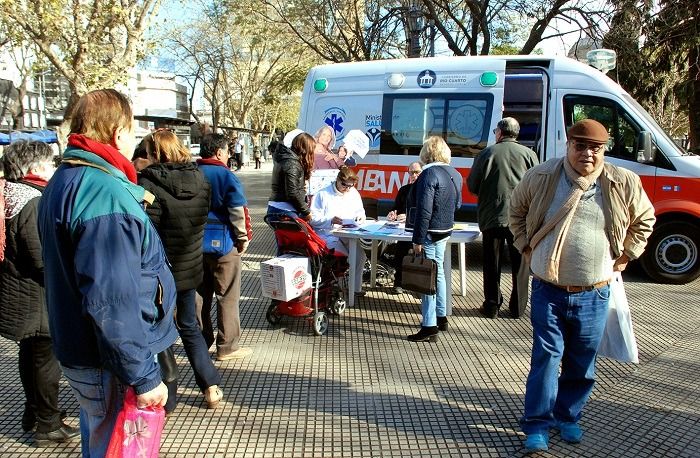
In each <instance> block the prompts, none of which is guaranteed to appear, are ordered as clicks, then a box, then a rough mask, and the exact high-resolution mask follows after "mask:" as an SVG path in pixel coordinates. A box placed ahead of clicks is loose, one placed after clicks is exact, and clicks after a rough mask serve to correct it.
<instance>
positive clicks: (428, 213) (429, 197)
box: [406, 136, 462, 342]
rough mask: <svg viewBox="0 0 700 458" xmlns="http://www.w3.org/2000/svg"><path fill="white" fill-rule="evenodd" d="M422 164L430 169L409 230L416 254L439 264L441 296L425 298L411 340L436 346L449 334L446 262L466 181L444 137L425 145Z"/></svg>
mask: <svg viewBox="0 0 700 458" xmlns="http://www.w3.org/2000/svg"><path fill="white" fill-rule="evenodd" d="M420 160H421V161H422V162H423V163H424V164H426V165H425V167H424V168H423V172H422V173H421V174H420V176H419V177H418V179H417V180H416V182H415V184H414V185H413V188H412V189H411V192H410V194H409V196H408V203H407V205H406V207H407V209H408V210H407V211H408V213H407V218H406V227H407V228H409V229H410V228H412V229H413V239H412V240H413V252H414V253H416V254H421V253H424V254H425V257H426V258H428V259H433V260H435V262H436V263H437V294H433V295H427V294H424V295H423V300H422V313H423V320H422V323H421V328H420V331H418V333H416V334H412V335H410V336H408V340H410V341H412V342H426V341H430V342H435V341H436V340H437V337H438V332H439V331H447V316H446V315H447V308H446V304H447V288H446V284H445V271H444V269H443V260H444V258H445V247H446V246H447V240H448V239H449V237H450V234H452V227H453V226H454V221H455V219H454V216H455V211H457V209H458V208H459V206H460V204H461V202H462V177H461V176H460V174H459V173H458V172H457V170H455V169H454V168H453V167H452V166H450V160H451V154H450V148H449V147H448V146H447V143H445V141H444V140H443V139H442V138H441V137H437V136H433V137H430V138H428V139H427V140H426V141H425V143H423V148H422V149H421V152H420ZM448 256H449V253H448ZM447 274H448V275H449V274H450V272H447Z"/></svg>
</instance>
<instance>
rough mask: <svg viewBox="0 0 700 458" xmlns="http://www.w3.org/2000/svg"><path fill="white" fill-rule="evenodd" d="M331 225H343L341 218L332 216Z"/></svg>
mask: <svg viewBox="0 0 700 458" xmlns="http://www.w3.org/2000/svg"><path fill="white" fill-rule="evenodd" d="M331 224H343V218H341V217H339V216H334V217H333V218H332V219H331Z"/></svg>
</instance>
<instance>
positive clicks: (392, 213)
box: [386, 210, 396, 221]
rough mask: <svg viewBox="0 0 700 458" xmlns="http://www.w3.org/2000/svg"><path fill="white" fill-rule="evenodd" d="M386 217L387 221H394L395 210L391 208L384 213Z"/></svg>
mask: <svg viewBox="0 0 700 458" xmlns="http://www.w3.org/2000/svg"><path fill="white" fill-rule="evenodd" d="M386 219H387V220H389V221H396V210H392V211H390V212H389V214H388V215H386Z"/></svg>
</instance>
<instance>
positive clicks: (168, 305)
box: [38, 89, 177, 457]
mask: <svg viewBox="0 0 700 458" xmlns="http://www.w3.org/2000/svg"><path fill="white" fill-rule="evenodd" d="M133 127H134V119H133V114H132V111H131V106H130V105H129V101H128V99H127V98H126V97H125V96H124V95H122V94H120V93H119V92H117V91H115V90H113V89H103V90H97V91H93V92H89V93H87V94H85V95H84V96H82V97H81V98H80V99H79V100H78V102H77V104H76V106H75V109H74V111H73V118H72V121H71V133H70V135H69V137H68V148H67V149H66V151H65V152H64V155H63V161H62V163H61V165H60V166H59V168H58V169H57V170H56V173H55V174H54V176H53V177H52V179H51V181H50V182H49V183H48V185H47V186H46V189H45V190H44V193H43V195H42V197H41V200H40V201H39V212H38V228H39V237H40V239H41V245H42V258H43V261H44V280H45V288H46V303H47V307H48V314H49V327H50V331H51V337H52V339H53V344H54V351H55V354H56V358H57V359H58V361H59V363H60V364H61V368H62V369H63V374H64V376H65V377H66V379H67V380H68V383H69V384H70V386H71V388H72V389H73V393H74V394H75V396H76V398H77V399H78V402H79V404H80V432H81V438H82V453H83V456H85V457H102V456H105V453H106V450H107V447H108V445H109V441H110V439H111V436H112V431H113V429H114V425H115V423H116V420H117V415H118V413H119V411H120V410H121V407H122V405H123V403H124V394H125V390H126V388H127V387H132V388H133V389H134V392H135V394H136V401H137V405H138V407H140V408H144V407H147V406H164V405H165V403H166V401H167V398H168V390H167V388H166V386H165V384H163V382H162V380H161V371H160V367H159V366H158V362H157V359H156V355H157V354H158V353H160V352H162V351H163V350H165V349H166V348H168V347H169V346H170V345H172V344H173V343H174V342H175V339H177V330H176V329H175V324H174V321H173V310H174V308H175V293H176V288H175V281H174V279H173V275H172V273H171V272H170V268H169V266H168V261H167V259H166V256H165V251H164V249H163V244H162V243H161V241H160V238H159V236H158V232H157V231H156V229H155V228H154V227H153V224H152V223H151V221H150V219H149V218H148V215H147V214H146V212H145V210H144V206H146V205H148V204H149V203H150V202H152V201H153V195H152V194H150V193H148V192H146V191H145V190H144V189H143V188H142V187H140V186H138V185H137V184H136V170H135V169H134V167H133V165H132V164H131V162H130V161H129V159H128V158H130V157H131V155H132V153H133V151H134V144H135V138H134V128H133Z"/></svg>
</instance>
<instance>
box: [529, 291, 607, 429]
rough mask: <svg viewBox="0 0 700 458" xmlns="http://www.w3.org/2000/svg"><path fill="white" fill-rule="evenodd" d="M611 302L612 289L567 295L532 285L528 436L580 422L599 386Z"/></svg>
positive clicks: (566, 293)
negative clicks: (597, 364)
mask: <svg viewBox="0 0 700 458" xmlns="http://www.w3.org/2000/svg"><path fill="white" fill-rule="evenodd" d="M609 299H610V287H609V286H604V287H602V288H599V289H594V290H592V291H585V292H581V293H568V292H566V291H565V290H563V289H560V288H557V287H556V286H552V285H549V284H547V283H545V282H542V281H540V280H538V279H536V278H534V279H533V280H532V298H531V304H532V312H531V321H532V334H533V342H532V359H531V360H530V374H529V375H528V378H527V385H526V388H525V414H524V415H523V418H522V419H521V420H520V425H521V426H522V429H523V432H524V433H525V434H535V433H546V432H547V431H548V430H549V428H550V427H553V426H556V425H557V424H558V423H562V422H567V423H568V422H573V423H575V422H578V421H579V420H580V418H581V413H582V411H583V407H584V405H585V404H586V401H588V397H589V396H590V394H591V391H592V390H593V384H594V382H595V358H596V353H597V351H598V345H599V344H600V339H601V338H602V336H603V331H604V330H605V322H606V320H607V316H608V301H609ZM560 364H561V375H559V377H558V379H557V375H558V373H559V365H560Z"/></svg>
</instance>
